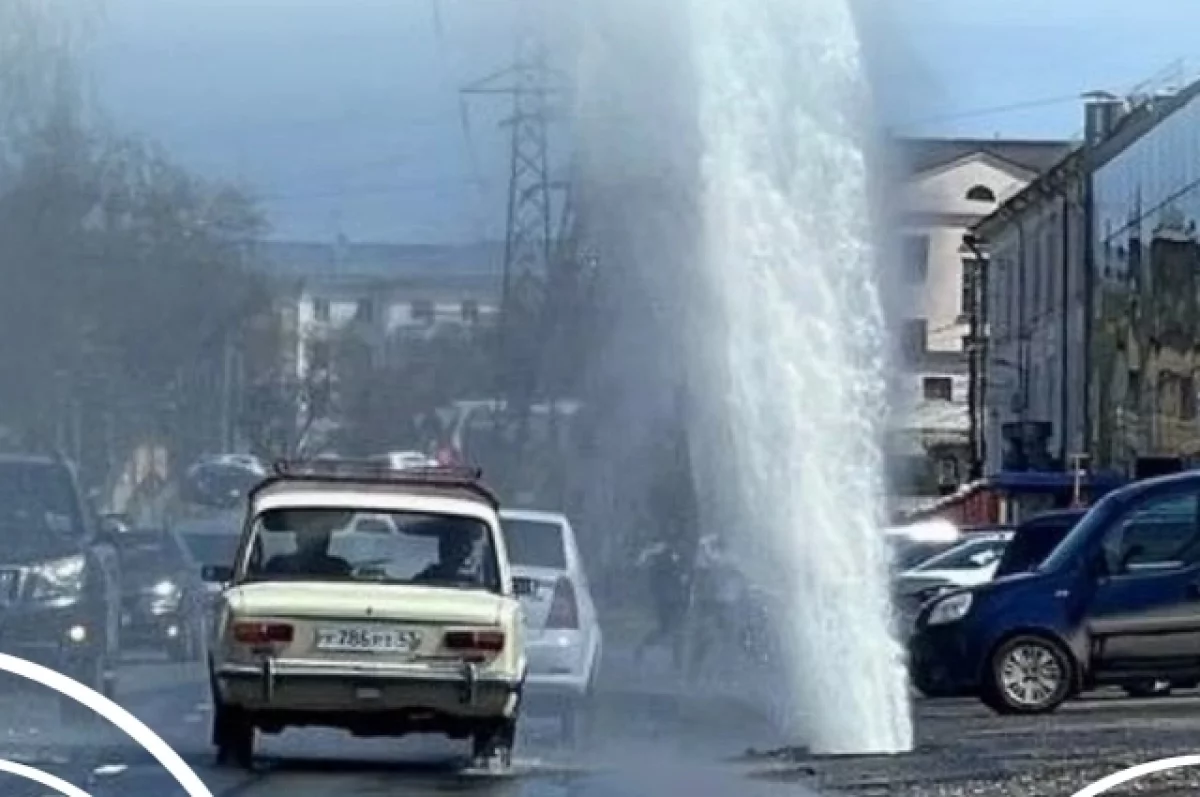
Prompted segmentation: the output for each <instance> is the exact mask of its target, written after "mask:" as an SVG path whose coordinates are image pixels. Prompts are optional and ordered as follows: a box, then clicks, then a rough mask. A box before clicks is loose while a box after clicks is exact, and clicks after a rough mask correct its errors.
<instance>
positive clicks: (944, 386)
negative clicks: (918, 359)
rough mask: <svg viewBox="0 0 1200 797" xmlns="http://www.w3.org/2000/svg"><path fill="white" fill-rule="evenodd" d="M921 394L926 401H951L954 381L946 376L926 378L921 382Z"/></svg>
mask: <svg viewBox="0 0 1200 797" xmlns="http://www.w3.org/2000/svg"><path fill="white" fill-rule="evenodd" d="M921 393H922V395H923V396H924V398H925V400H926V401H953V400H954V380H952V379H951V378H950V377H948V376H927V377H925V378H924V379H922V380H921Z"/></svg>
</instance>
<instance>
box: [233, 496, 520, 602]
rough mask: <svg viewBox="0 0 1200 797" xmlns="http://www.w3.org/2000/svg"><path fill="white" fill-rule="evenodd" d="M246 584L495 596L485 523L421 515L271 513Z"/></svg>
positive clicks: (253, 550) (253, 548)
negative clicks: (385, 587)
mask: <svg viewBox="0 0 1200 797" xmlns="http://www.w3.org/2000/svg"><path fill="white" fill-rule="evenodd" d="M244 578H245V579H246V580H248V581H361V582H373V583H379V584H414V585H422V586H431V587H448V588H461V589H483V590H488V591H491V592H499V591H500V586H501V585H500V578H499V571H498V567H497V563H496V557H495V552H494V550H493V547H492V535H491V530H490V529H489V527H488V526H487V524H486V523H484V522H483V521H482V520H479V519H478V518H472V517H460V516H457V515H441V514H423V513H418V512H378V511H375V512H355V511H353V510H344V509H324V508H318V507H297V508H289V509H268V510H265V511H263V512H262V513H261V514H259V515H258V517H257V518H256V520H255V522H254V525H253V528H252V530H251V537H250V559H249V561H248V562H247V563H246V565H245V573H244Z"/></svg>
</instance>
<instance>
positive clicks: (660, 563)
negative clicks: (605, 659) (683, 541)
mask: <svg viewBox="0 0 1200 797" xmlns="http://www.w3.org/2000/svg"><path fill="white" fill-rule="evenodd" d="M638 565H639V567H641V568H644V569H645V571H646V573H647V576H648V579H649V586H650V599H651V601H652V603H653V609H654V625H653V627H651V629H650V632H649V633H648V634H647V635H646V636H645V638H644V639H643V640H642V643H641V644H640V645H639V646H638V648H637V651H636V653H635V656H636V660H637V661H638V663H641V662H642V661H643V659H644V658H645V653H646V651H647V650H648V649H649V648H650V647H652V646H654V645H661V644H664V643H665V644H667V645H669V647H670V650H671V661H672V665H673V666H674V668H675V670H676V671H679V670H681V669H682V668H683V663H684V662H683V654H684V641H685V638H684V623H685V620H686V618H687V607H688V594H689V592H690V585H689V573H688V570H689V568H688V562H687V558H686V557H685V556H684V555H683V552H682V551H681V550H680V548H679V545H678V542H677V541H675V540H672V541H669V542H660V543H656V544H654V545H652V546H650V547H649V548H647V549H646V550H644V551H643V552H642V555H641V556H640V557H639V558H638Z"/></svg>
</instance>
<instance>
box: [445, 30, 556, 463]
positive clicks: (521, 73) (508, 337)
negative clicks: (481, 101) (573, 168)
mask: <svg viewBox="0 0 1200 797" xmlns="http://www.w3.org/2000/svg"><path fill="white" fill-rule="evenodd" d="M525 22H526V25H525V26H524V27H523V28H522V29H521V31H520V32H519V34H518V37H517V46H516V56H515V58H514V60H513V63H512V64H511V65H510V66H508V67H506V68H504V69H502V70H500V71H499V72H496V73H495V74H492V75H489V76H488V77H486V78H484V79H482V80H480V81H477V82H475V83H472V84H471V85H469V86H466V87H465V88H463V89H462V93H463V94H464V95H467V96H472V95H476V96H477V95H501V96H506V97H509V98H510V99H511V101H512V112H511V114H510V116H509V117H508V118H507V119H505V120H504V122H503V123H502V124H503V125H504V126H505V127H507V128H508V129H509V131H510V143H509V146H510V152H509V181H508V208H507V223H506V226H505V241H504V270H503V275H502V283H501V291H500V313H499V323H498V329H497V349H498V350H497V358H496V363H497V373H496V389H497V392H498V393H499V395H500V397H501V398H502V399H503V400H504V402H505V415H506V416H507V418H508V419H511V420H515V421H516V423H517V430H516V440H515V444H514V448H515V451H513V452H511V453H512V457H511V459H512V461H511V462H510V463H508V464H509V466H510V467H511V468H512V469H513V470H514V471H515V472H517V473H520V472H521V471H522V466H523V464H524V462H523V460H524V454H525V451H524V449H525V441H526V438H527V435H528V424H529V411H530V405H531V404H532V402H533V401H534V399H535V397H536V395H537V392H538V382H539V378H538V377H539V373H538V372H539V370H540V368H539V365H540V362H541V360H542V354H543V349H542V345H543V343H544V342H545V341H544V333H545V331H546V330H545V329H544V328H543V324H542V321H543V318H544V316H545V312H546V302H547V286H548V284H549V282H550V279H551V271H552V263H553V259H554V254H555V252H554V238H553V233H552V217H553V215H554V210H553V206H554V202H553V198H552V191H553V189H554V188H555V186H554V185H553V184H552V181H551V179H550V163H549V128H550V123H551V121H552V116H553V109H552V103H551V98H552V96H554V95H556V94H559V93H561V92H563V91H564V87H565V81H562V80H561V79H560V77H559V76H558V75H557V73H555V72H554V70H552V69H551V68H550V65H549V59H548V56H547V47H546V42H545V40H544V38H543V37H542V36H541V35H540V34H539V33H538V32H537V31H536V29H535V28H534V27H533V26H532V25H530V24H528V23H529V22H531V20H525Z"/></svg>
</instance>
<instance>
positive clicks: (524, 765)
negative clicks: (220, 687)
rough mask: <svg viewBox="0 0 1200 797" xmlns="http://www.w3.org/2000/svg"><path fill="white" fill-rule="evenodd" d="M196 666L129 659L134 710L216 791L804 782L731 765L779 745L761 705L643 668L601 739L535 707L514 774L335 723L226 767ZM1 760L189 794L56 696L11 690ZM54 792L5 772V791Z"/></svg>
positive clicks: (633, 790) (412, 791) (326, 792)
mask: <svg viewBox="0 0 1200 797" xmlns="http://www.w3.org/2000/svg"><path fill="white" fill-rule="evenodd" d="M201 675H202V673H201V672H200V671H198V669H197V668H194V667H191V668H189V667H181V666H178V665H167V664H161V663H142V664H138V665H134V666H128V667H126V668H125V669H124V670H123V671H122V676H121V677H122V684H123V686H122V694H121V695H120V696H119V698H118V702H120V703H121V704H122V705H123V706H124V707H125V708H127V709H128V710H130V711H131V712H132V713H134V714H135V715H137V716H138V717H139V718H140V719H141V720H142V721H143V722H145V723H146V724H148V725H149V726H150V727H151V728H153V729H154V730H155V731H156V732H158V733H159V734H160V735H161V736H162V737H163V738H164V739H165V740H166V741H167V742H168V743H169V744H170V745H171V746H172V747H173V748H174V749H175V750H176V752H178V753H179V754H180V755H181V756H182V757H183V758H184V759H185V760H186V761H187V762H188V764H189V765H190V766H191V767H192V768H193V769H194V770H195V771H196V773H197V774H198V775H199V776H200V777H201V779H202V780H203V781H204V782H205V784H206V785H207V786H208V788H209V789H210V790H211V792H212V793H213V794H214V795H215V797H318V796H319V797H327V796H330V795H337V797H365V796H367V795H383V794H405V795H413V796H414V797H422V795H446V794H463V795H468V794H469V795H481V796H482V795H486V796H487V797H500V795H504V797H641V796H642V795H646V796H647V797H649V796H650V795H654V796H655V797H659V796H660V795H664V794H687V795H692V796H693V797H710V796H711V797H724V795H737V796H738V797H742V795H746V797H754V796H755V795H758V794H762V795H764V797H765V796H766V795H773V794H795V793H796V788H795V786H794V785H792V784H778V783H769V782H761V783H757V784H755V783H749V782H747V781H746V779H745V778H744V775H743V770H744V769H745V768H746V767H745V766H744V765H739V764H735V763H731V759H732V758H733V757H735V756H736V755H737V754H739V753H740V752H742V751H743V750H744V749H745V747H746V745H747V740H752V741H753V743H756V744H769V743H770V742H771V741H772V740H773V734H772V733H771V731H770V729H769V727H768V725H767V723H766V722H765V720H763V719H762V718H761V717H760V716H759V715H758V714H757V713H756V712H754V711H752V710H747V709H745V708H743V707H740V706H737V705H732V704H730V702H729V701H728V700H724V699H712V698H705V699H694V700H682V699H679V698H678V696H677V695H676V694H673V693H670V692H667V691H665V690H662V689H659V688H656V687H654V686H652V685H650V684H641V685H637V684H634V685H633V686H632V687H630V683H631V682H632V681H633V680H636V679H633V678H620V679H614V683H613V684H611V685H610V686H608V687H606V689H605V697H604V700H603V703H602V707H601V709H600V710H599V711H598V716H597V718H596V721H595V728H594V732H593V737H592V742H591V743H590V744H589V745H587V746H586V747H582V748H577V749H567V748H565V747H564V746H563V745H561V744H560V743H559V740H558V739H557V726H556V723H554V722H553V721H552V720H548V719H546V718H541V717H528V718H525V720H524V725H525V729H524V732H523V734H522V738H521V740H520V743H519V745H518V749H517V753H516V759H517V760H516V762H515V765H514V767H513V769H512V770H511V771H510V772H507V773H504V774H500V775H497V774H491V773H487V772H478V771H472V770H470V769H468V768H465V761H464V753H465V748H466V745H465V743H451V742H446V741H443V740H438V739H421V738H417V739H412V740H399V741H397V740H359V739H351V738H350V737H348V736H345V735H342V734H338V733H334V732H325V731H304V732H296V733H287V734H285V735H283V736H281V737H266V738H265V739H263V740H262V741H261V742H260V746H259V753H260V755H259V758H258V761H257V764H256V771H254V772H252V773H246V772H242V771H238V770H230V769H222V768H217V767H216V766H215V765H214V762H213V756H212V752H211V749H210V747H209V745H208V721H209V716H210V714H209V706H208V701H207V695H206V688H205V687H204V685H203V680H202V679H201ZM0 729H4V730H0V758H2V759H8V760H12V761H17V762H18V763H25V764H28V765H29V766H35V767H38V768H39V769H44V770H45V771H47V772H50V773H52V774H54V775H57V776H58V777H61V778H63V779H65V780H67V781H68V782H70V783H72V784H74V785H76V786H78V787H80V788H83V789H84V790H85V791H87V793H88V794H89V795H92V797H109V796H110V795H111V796H113V797H115V796H116V795H121V797H172V796H173V795H183V794H184V792H183V790H182V789H181V788H180V787H179V786H178V785H177V784H175V782H174V781H173V780H172V778H171V777H170V776H169V774H168V773H166V772H165V770H164V769H163V768H162V767H161V766H159V765H158V763H157V762H155V761H154V760H153V759H151V758H150V757H149V755H148V754H146V753H145V752H143V751H141V750H139V749H138V748H137V747H136V746H135V745H133V743H132V742H128V741H126V740H125V738H124V737H123V735H122V734H120V733H119V732H118V731H116V730H115V729H107V728H100V729H92V730H81V729H74V728H64V727H63V726H62V725H61V724H60V723H59V722H58V719H57V716H56V714H55V713H54V710H53V706H52V704H49V703H48V701H47V700H46V699H45V695H44V694H43V695H36V694H31V693H29V690H24V689H22V690H21V692H20V693H19V694H15V695H14V694H8V695H5V696H3V697H0ZM44 794H47V790H46V789H45V788H42V787H40V786H36V785H34V784H28V783H25V782H23V781H19V780H17V779H16V778H15V777H14V776H11V775H6V774H4V773H0V797H9V796H10V795H11V796H12V797H26V795H29V796H30V797H33V795H44Z"/></svg>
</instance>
